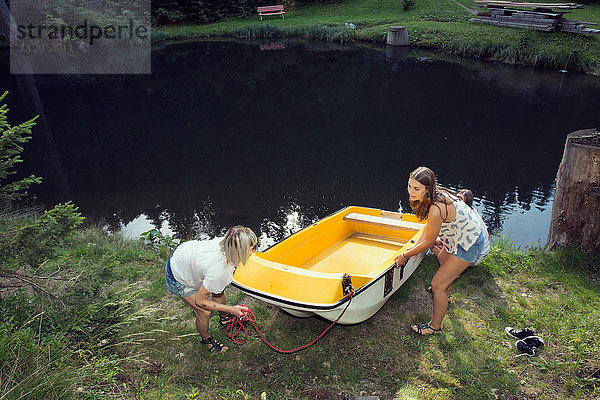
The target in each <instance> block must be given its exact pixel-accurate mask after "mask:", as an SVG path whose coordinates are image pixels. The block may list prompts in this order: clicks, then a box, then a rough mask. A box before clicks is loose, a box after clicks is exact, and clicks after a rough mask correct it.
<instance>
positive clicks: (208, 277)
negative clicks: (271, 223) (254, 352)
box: [165, 226, 257, 353]
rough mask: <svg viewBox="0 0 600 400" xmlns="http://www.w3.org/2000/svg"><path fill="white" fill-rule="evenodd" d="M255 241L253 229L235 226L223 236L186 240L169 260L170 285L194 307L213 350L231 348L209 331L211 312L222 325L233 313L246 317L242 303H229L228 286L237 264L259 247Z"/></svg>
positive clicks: (174, 291)
mask: <svg viewBox="0 0 600 400" xmlns="http://www.w3.org/2000/svg"><path fill="white" fill-rule="evenodd" d="M256 243H257V238H256V235H255V234H254V232H252V230H251V229H249V228H246V227H243V226H234V227H233V228H230V229H229V230H228V231H227V233H226V234H225V237H223V238H215V239H212V240H202V241H200V240H190V241H188V242H183V243H182V244H180V245H179V246H178V247H177V248H176V249H175V251H174V252H173V255H172V256H171V258H170V259H169V261H168V262H167V266H166V268H165V280H166V282H167V289H168V290H169V291H170V292H171V293H173V294H175V295H176V296H179V297H181V300H183V302H184V303H185V304H187V305H188V306H190V307H191V308H192V310H194V313H195V314H196V328H197V329H198V332H199V333H200V335H201V336H202V343H203V344H205V345H206V346H207V347H208V349H209V351H210V352H212V353H224V352H226V351H227V350H229V348H228V347H227V346H225V345H223V344H222V343H219V342H218V341H216V340H215V339H214V338H213V337H212V336H211V335H210V333H209V332H208V319H209V317H210V314H211V312H212V311H217V312H218V313H219V320H220V323H221V325H227V323H229V322H230V321H231V319H232V318H233V317H234V316H236V317H243V316H244V314H243V312H244V311H248V309H247V308H246V307H243V306H240V305H236V306H228V305H227V304H226V302H225V287H226V286H227V285H229V284H230V283H231V281H232V280H233V273H234V272H235V268H236V267H238V266H239V265H240V264H245V263H246V261H248V258H249V257H250V255H251V254H252V252H254V251H256Z"/></svg>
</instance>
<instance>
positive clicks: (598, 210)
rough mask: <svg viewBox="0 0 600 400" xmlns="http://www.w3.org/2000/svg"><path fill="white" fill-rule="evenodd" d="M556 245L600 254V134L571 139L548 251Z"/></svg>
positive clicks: (559, 177)
mask: <svg viewBox="0 0 600 400" xmlns="http://www.w3.org/2000/svg"><path fill="white" fill-rule="evenodd" d="M556 245H560V246H569V247H578V248H580V249H582V250H583V251H584V252H585V253H589V254H592V255H595V254H599V253H600V132H598V130H597V129H584V130H580V131H576V132H572V133H570V134H569V135H568V136H567V141H566V144H565V151H564V153H563V158H562V161H561V163H560V167H559V168H558V174H557V175H556V193H555V195H554V204H553V205H552V217H551V220H550V232H549V233H548V242H547V243H546V248H547V249H552V248H554V247H555V246H556Z"/></svg>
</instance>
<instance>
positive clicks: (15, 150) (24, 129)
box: [0, 92, 42, 205]
mask: <svg viewBox="0 0 600 400" xmlns="http://www.w3.org/2000/svg"><path fill="white" fill-rule="evenodd" d="M7 95H8V92H4V94H2V95H1V96H0V102H1V101H2V100H4V98H5V97H6V96H7ZM6 106H7V105H6V104H2V105H1V106H0V203H4V204H5V205H8V204H10V202H11V201H12V200H17V199H20V198H21V197H23V196H25V195H26V194H27V189H28V188H29V186H31V185H33V184H34V183H41V182H42V178H39V177H36V176H34V175H31V176H28V177H26V178H23V179H20V180H17V181H14V182H10V183H2V182H3V181H5V180H6V179H7V178H8V177H9V176H10V175H13V174H15V173H16V172H15V171H13V170H12V168H13V167H14V166H15V164H18V163H20V162H22V161H23V160H21V153H22V152H23V144H25V143H27V142H28V141H29V139H31V136H30V135H31V128H32V127H34V126H35V120H36V119H37V116H36V117H35V118H32V119H30V120H29V121H26V122H23V123H22V124H19V125H16V126H11V125H10V124H9V123H8V121H7V113H8V109H7V108H6Z"/></svg>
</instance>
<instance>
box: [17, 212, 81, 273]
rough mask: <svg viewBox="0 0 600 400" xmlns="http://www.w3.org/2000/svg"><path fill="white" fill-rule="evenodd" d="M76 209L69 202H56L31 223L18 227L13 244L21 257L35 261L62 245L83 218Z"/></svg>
mask: <svg viewBox="0 0 600 400" xmlns="http://www.w3.org/2000/svg"><path fill="white" fill-rule="evenodd" d="M78 209H79V208H78V207H77V206H75V205H74V204H73V203H71V202H67V203H64V204H58V205H56V206H55V207H54V208H53V209H52V210H50V211H46V212H45V213H44V214H43V215H42V216H41V217H40V218H38V219H36V220H35V221H34V222H33V223H31V224H29V225H25V226H23V227H22V228H20V230H19V232H18V233H17V235H16V243H15V246H16V247H17V250H18V252H19V254H20V255H21V257H23V258H25V259H26V260H27V261H30V262H36V261H39V260H40V259H41V258H42V257H45V256H48V255H50V254H51V253H52V252H53V251H54V250H55V249H56V248H57V247H59V246H60V245H62V244H63V242H64V240H65V239H67V238H68V237H69V236H71V235H72V234H73V233H74V232H75V229H76V228H77V227H78V226H79V225H81V223H82V222H83V220H84V219H85V217H83V216H82V215H81V214H80V213H78V212H77V210H78Z"/></svg>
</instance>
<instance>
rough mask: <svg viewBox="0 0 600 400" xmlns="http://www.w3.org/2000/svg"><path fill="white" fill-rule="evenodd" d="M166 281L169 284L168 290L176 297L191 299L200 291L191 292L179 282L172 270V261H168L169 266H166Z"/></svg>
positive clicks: (193, 290)
mask: <svg viewBox="0 0 600 400" xmlns="http://www.w3.org/2000/svg"><path fill="white" fill-rule="evenodd" d="M165 281H166V282H167V290H168V291H169V292H171V293H173V294H174V295H175V296H179V297H189V296H191V295H193V294H194V293H196V292H197V291H198V290H197V289H192V290H189V288H186V287H185V286H183V285H182V284H181V283H179V282H177V280H176V279H175V277H174V276H173V271H172V270H171V259H169V261H167V265H166V266H165ZM186 289H187V290H186Z"/></svg>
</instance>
